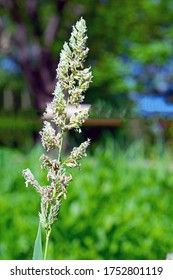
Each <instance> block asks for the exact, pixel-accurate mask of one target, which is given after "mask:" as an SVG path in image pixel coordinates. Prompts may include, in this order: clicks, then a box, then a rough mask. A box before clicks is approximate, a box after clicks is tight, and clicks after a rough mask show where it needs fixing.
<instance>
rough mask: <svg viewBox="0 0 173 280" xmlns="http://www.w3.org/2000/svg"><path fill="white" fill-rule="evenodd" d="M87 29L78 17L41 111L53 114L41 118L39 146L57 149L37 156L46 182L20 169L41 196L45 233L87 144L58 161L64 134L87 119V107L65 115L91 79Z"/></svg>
mask: <svg viewBox="0 0 173 280" xmlns="http://www.w3.org/2000/svg"><path fill="white" fill-rule="evenodd" d="M86 31H87V28H86V23H85V20H84V19H83V18H81V19H80V20H79V21H78V22H77V23H76V25H75V26H74V27H73V30H72V34H71V37H70V41H69V44H68V43H64V46H63V49H62V51H61V53H60V61H59V64H58V68H57V78H58V82H57V85H56V87H55V91H54V92H53V100H52V102H51V103H50V104H49V105H48V106H47V108H46V111H45V114H44V116H46V113H47V112H48V111H49V109H51V110H52V113H53V117H52V119H51V120H50V122H48V121H44V124H43V129H42V131H41V132H40V135H41V143H42V146H43V148H44V149H45V150H46V151H47V152H48V151H50V150H52V149H57V150H58V156H57V159H52V158H50V157H49V156H48V155H45V154H43V155H42V156H41V157H40V160H41V162H42V163H41V168H42V169H45V170H47V180H48V182H49V185H47V186H40V185H39V183H38V182H37V181H36V180H35V178H34V175H33V174H32V173H31V171H30V170H29V169H26V170H23V176H24V178H25V181H26V186H28V184H30V185H31V186H33V187H34V188H35V189H36V191H37V192H38V193H39V194H40V195H41V210H40V213H39V217H40V222H41V224H42V226H43V227H44V228H45V229H46V232H48V230H50V229H51V227H52V225H53V224H54V222H55V221H56V220H57V218H58V215H59V211H60V205H61V201H62V198H65V199H66V195H67V186H68V184H69V182H71V181H72V175H71V174H69V173H68V172H67V167H79V166H80V163H79V160H81V159H82V158H83V157H85V156H86V149H87V147H88V146H89V144H90V140H89V139H88V140H87V141H85V142H84V143H82V144H81V145H80V146H79V147H77V148H73V150H72V151H71V153H70V155H69V157H67V159H66V160H65V161H63V162H62V161H61V152H62V145H63V138H64V133H65V132H66V131H68V130H71V129H74V130H76V131H78V132H81V128H80V127H81V125H82V124H83V123H84V122H85V120H86V119H87V118H88V109H84V110H79V111H78V112H76V113H74V114H73V115H72V116H71V117H70V119H68V118H67V109H68V104H72V105H75V106H76V107H80V104H81V103H82V102H83V100H84V95H83V93H84V92H85V91H86V90H87V89H88V87H89V84H90V82H91V79H92V73H91V70H90V68H84V60H85V58H86V56H87V54H88V50H89V49H88V48H87V47H86V40H87V36H86Z"/></svg>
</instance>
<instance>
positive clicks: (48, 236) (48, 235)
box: [44, 227, 52, 260]
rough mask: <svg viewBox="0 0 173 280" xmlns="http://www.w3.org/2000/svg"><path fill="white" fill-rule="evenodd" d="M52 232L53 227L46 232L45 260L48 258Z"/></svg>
mask: <svg viewBox="0 0 173 280" xmlns="http://www.w3.org/2000/svg"><path fill="white" fill-rule="evenodd" d="M51 230H52V227H50V228H48V230H47V231H46V244H45V250H44V260H46V257H47V250H48V245H49V239H50V234H51Z"/></svg>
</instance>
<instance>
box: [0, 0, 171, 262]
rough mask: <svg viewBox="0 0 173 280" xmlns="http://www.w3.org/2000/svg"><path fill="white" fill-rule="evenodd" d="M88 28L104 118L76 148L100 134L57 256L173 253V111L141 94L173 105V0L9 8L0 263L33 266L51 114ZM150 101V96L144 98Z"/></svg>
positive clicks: (1, 118)
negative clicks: (68, 57) (153, 110)
mask: <svg viewBox="0 0 173 280" xmlns="http://www.w3.org/2000/svg"><path fill="white" fill-rule="evenodd" d="M81 16H83V17H84V19H85V20H86V23H87V27H88V46H89V48H90V52H89V55H88V58H87V62H86V64H87V65H91V67H92V71H93V82H92V84H91V87H90V89H89V90H88V91H87V93H86V99H85V103H89V104H91V105H92V109H91V118H92V119H94V120H97V121H98V120H100V121H101V120H114V121H115V120H118V122H117V123H116V122H115V123H116V124H114V125H112V126H110V124H109V122H107V123H106V124H105V123H104V122H103V123H102V122H99V124H98V122H96V123H95V126H90V125H86V126H84V127H83V130H82V131H83V133H82V134H81V135H77V134H76V133H70V134H69V135H68V136H67V139H66V147H65V151H64V152H65V153H68V152H69V150H70V148H71V147H72V146H74V145H78V144H79V143H80V142H81V141H83V139H86V138H87V137H90V138H91V141H92V145H91V147H90V148H89V150H88V157H87V158H86V159H84V160H83V162H82V163H83V164H82V170H81V171H75V172H74V181H73V182H72V184H71V185H70V186H69V189H68V197H67V200H66V201H63V203H62V207H61V211H60V216H59V220H58V222H57V223H56V225H55V226H54V230H53V231H52V238H51V241H50V248H49V253H48V258H50V259H165V257H166V254H167V253H169V252H172V251H173V238H172V236H173V203H172V201H173V175H172V174H173V172H172V169H173V149H172V143H173V138H172V137H173V127H172V119H173V118H172V116H173V113H172V114H171V113H170V112H169V114H163V112H162V108H158V110H157V114H154V115H152V114H147V113H146V114H143V112H142V111H141V110H140V108H139V105H138V103H137V102H136V99H135V98H134V96H136V95H135V94H139V96H143V95H147V96H151V95H152V97H154V98H158V97H159V98H162V101H163V100H164V102H166V104H167V105H168V107H169V108H172V107H171V106H172V100H173V98H172V97H173V25H172V21H173V2H172V0H141V1H135V0H131V1H129V0H92V1H88V0H78V1H77V0H71V1H69V0H59V1H58V0H50V1H46V0H26V1H22V0H13V1H12V0H5V1H1V2H0V178H1V188H0V259H31V258H32V252H33V245H34V240H35V236H36V232H37V226H38V212H39V201H40V198H39V196H38V194H36V193H35V191H34V190H33V189H32V188H28V189H27V188H25V184H24V179H23V178H22V175H21V173H22V170H23V169H24V168H26V167H28V168H30V169H31V170H32V172H33V173H34V175H35V177H36V178H37V179H38V181H41V182H43V183H44V182H45V174H44V173H43V171H41V170H40V163H39V157H40V155H41V154H42V152H43V151H42V148H41V146H40V137H39V134H38V132H39V130H40V129H41V127H42V121H41V115H42V113H43V110H44V108H45V104H46V102H49V101H50V100H51V93H52V92H53V90H54V86H55V83H56V80H55V76H56V67H57V64H58V60H59V53H60V50H61V48H62V46H63V42H64V41H67V40H68V39H69V35H70V32H71V26H72V25H73V24H75V22H76V21H77V20H78V19H79V18H80V17H81ZM139 100H140V97H139Z"/></svg>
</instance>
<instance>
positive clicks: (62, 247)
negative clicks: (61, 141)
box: [0, 141, 173, 259]
mask: <svg viewBox="0 0 173 280" xmlns="http://www.w3.org/2000/svg"><path fill="white" fill-rule="evenodd" d="M159 151H160V150H159V149H156V148H155V150H152V151H151V152H150V154H148V156H146V155H145V153H144V150H143V145H142V144H139V143H137V144H134V145H133V146H131V147H129V148H128V149H127V150H126V151H122V150H121V149H120V148H119V147H118V146H117V145H116V144H115V143H114V142H113V141H107V143H106V144H105V146H102V148H101V147H99V148H96V149H95V151H94V153H93V154H92V155H89V156H88V157H87V158H86V159H84V160H83V164H82V171H81V172H79V171H75V172H74V173H75V174H74V182H72V184H71V185H70V186H69V189H68V193H67V200H66V201H63V204H62V207H61V212H60V217H59V221H58V222H57V223H56V225H55V226H54V229H53V232H52V239H51V241H50V247H49V254H48V257H49V258H51V259H165V255H166V254H167V253H168V252H171V251H173V238H172V234H173V218H172V217H173V203H172V200H173V172H172V169H173V165H172V162H171V157H170V155H169V153H168V152H164V153H162V154H161V153H160V152H159ZM41 154H42V150H41V147H40V146H36V147H35V148H34V149H33V150H32V151H30V153H29V154H27V155H24V154H22V153H21V152H18V151H14V150H10V149H5V148H4V149H1V150H0V178H1V189H0V213H1V215H0V228H1V230H0V259H31V257H32V250H33V244H34V240H35V236H36V232H37V226H38V215H37V212H38V211H39V199H40V198H39V195H38V194H36V193H35V191H34V190H33V189H32V188H30V187H29V188H28V189H27V188H25V185H24V180H23V178H22V176H21V171H22V169H24V168H25V167H27V166H28V167H29V168H31V170H32V171H34V174H35V175H36V178H37V179H38V180H39V181H42V182H44V181H45V174H44V173H42V171H40V168H39V162H38V159H39V157H40V155H41Z"/></svg>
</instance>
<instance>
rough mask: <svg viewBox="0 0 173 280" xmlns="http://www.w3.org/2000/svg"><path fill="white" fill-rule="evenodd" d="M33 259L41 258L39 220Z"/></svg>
mask: <svg viewBox="0 0 173 280" xmlns="http://www.w3.org/2000/svg"><path fill="white" fill-rule="evenodd" d="M32 259H33V260H42V259H43V251H42V239H41V225H40V222H39V225H38V231H37V237H36V240H35V244H34V253H33V258H32Z"/></svg>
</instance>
